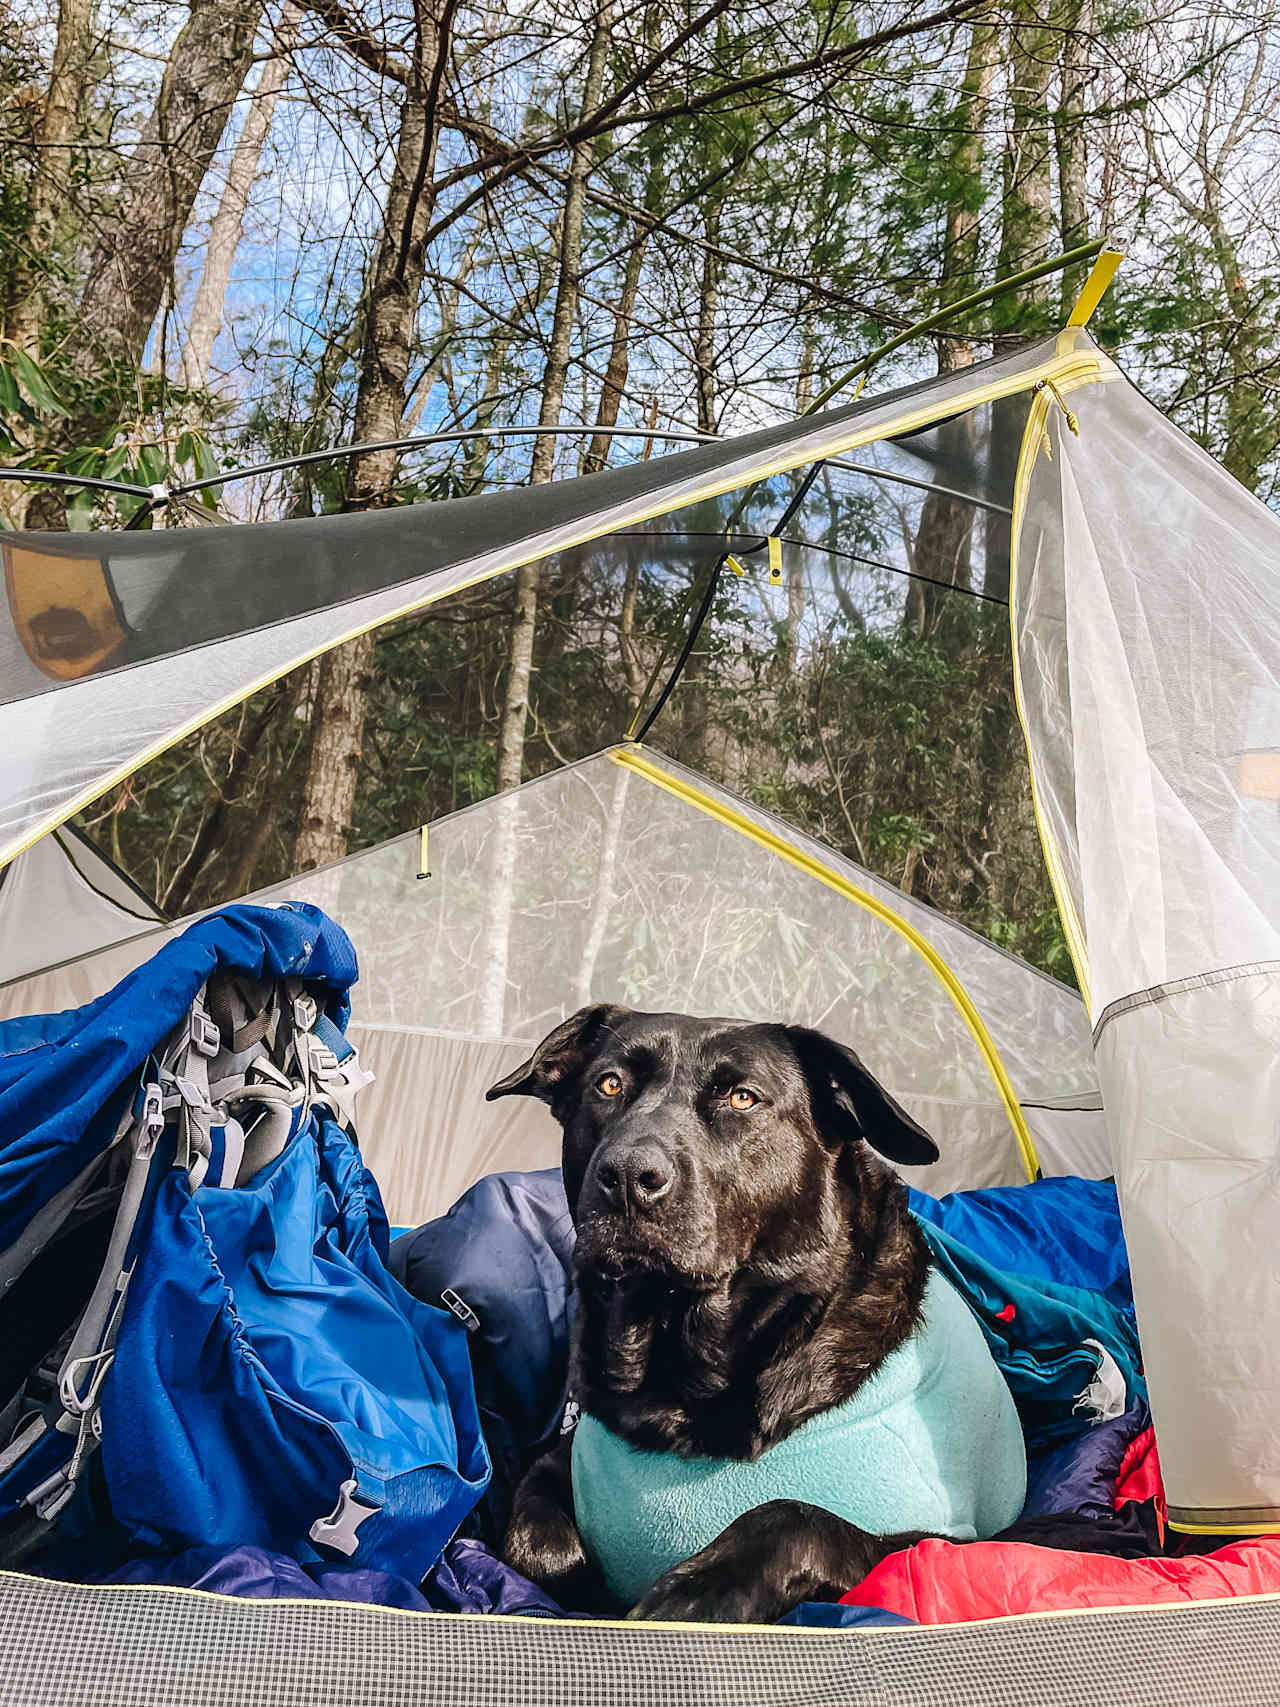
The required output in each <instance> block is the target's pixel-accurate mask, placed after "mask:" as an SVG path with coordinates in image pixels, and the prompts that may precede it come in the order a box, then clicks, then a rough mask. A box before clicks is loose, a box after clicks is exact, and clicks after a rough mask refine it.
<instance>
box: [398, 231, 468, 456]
mask: <svg viewBox="0 0 1280 1707" xmlns="http://www.w3.org/2000/svg"><path fill="white" fill-rule="evenodd" d="M482 229H483V226H482V223H481V222H480V221H477V222H476V225H475V228H474V230H473V231H472V232H471V235H470V236H469V237H468V239H467V242H466V245H465V247H464V249H463V251H462V254H461V255H460V256H459V258H458V264H457V266H456V267H455V268H454V270H453V282H452V284H451V285H450V287H449V289H448V291H444V290H443V289H442V290H441V294H440V318H439V322H438V324H437V326H436V335H435V349H434V352H433V353H432V356H431V360H430V361H429V362H428V363H427V365H426V367H425V368H424V369H423V370H422V373H421V375H420V376H419V378H418V380H417V382H416V384H415V385H414V388H413V396H412V397H411V398H410V399H409V406H408V408H407V409H406V410H405V412H404V414H403V416H402V417H401V420H400V436H401V438H408V436H409V434H410V433H416V432H417V430H418V428H419V426H421V424H422V417H423V415H425V414H426V410H427V404H428V403H429V402H430V401H431V394H432V392H433V391H434V390H435V388H436V381H437V380H438V379H439V378H440V375H441V373H442V372H443V371H444V365H445V362H446V361H447V360H448V356H449V346H450V344H451V343H452V342H453V339H454V334H455V333H456V332H457V330H458V309H459V307H460V306H461V303H462V287H463V285H464V284H465V283H466V282H467V279H468V277H469V276H470V274H471V269H472V268H473V267H474V265H475V259H476V250H477V249H478V248H479V246H480V234H481V231H482ZM437 282H441V283H442V281H439V280H437Z"/></svg>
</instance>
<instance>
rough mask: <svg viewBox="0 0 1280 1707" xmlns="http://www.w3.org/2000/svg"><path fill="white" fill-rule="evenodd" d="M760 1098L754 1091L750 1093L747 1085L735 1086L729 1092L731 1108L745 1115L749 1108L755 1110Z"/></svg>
mask: <svg viewBox="0 0 1280 1707" xmlns="http://www.w3.org/2000/svg"><path fill="white" fill-rule="evenodd" d="M759 1101H760V1098H759V1097H758V1096H757V1095H756V1093H755V1092H754V1091H749V1090H748V1089H747V1087H746V1086H745V1085H735V1086H734V1088H733V1089H732V1090H731V1091H730V1092H729V1107H730V1108H733V1109H736V1110H737V1111H738V1113H739V1114H745V1113H746V1111H747V1110H748V1109H749V1108H754V1107H755V1106H756V1104H757V1103H758V1102H759Z"/></svg>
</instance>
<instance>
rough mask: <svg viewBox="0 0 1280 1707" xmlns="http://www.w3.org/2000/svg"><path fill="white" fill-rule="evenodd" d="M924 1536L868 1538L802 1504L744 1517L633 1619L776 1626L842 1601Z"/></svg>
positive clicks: (663, 1580) (765, 1508)
mask: <svg viewBox="0 0 1280 1707" xmlns="http://www.w3.org/2000/svg"><path fill="white" fill-rule="evenodd" d="M923 1539H924V1537H923V1536H922V1535H918V1534H913V1535H869V1534H868V1533H867V1531H866V1530H865V1529H859V1528H857V1526H856V1525H855V1524H852V1523H847V1522H846V1521H845V1519H844V1518H842V1517H837V1516H836V1515H835V1514H834V1513H833V1512H829V1511H823V1510H822V1509H821V1508H820V1507H818V1506H812V1505H806V1504H804V1503H803V1502H802V1501H800V1500H770V1502H769V1503H768V1504H767V1505H762V1506H757V1507H756V1508H755V1510H754V1511H748V1512H744V1513H743V1515H742V1516H741V1517H739V1518H736V1519H735V1520H734V1521H733V1522H732V1523H731V1524H730V1525H729V1527H728V1528H727V1529H725V1530H722V1531H721V1533H720V1534H719V1535H718V1536H717V1537H716V1539H715V1540H714V1541H712V1542H711V1543H710V1545H709V1546H706V1547H704V1548H703V1549H702V1550H701V1552H698V1553H695V1554H694V1555H693V1557H692V1558H691V1559H686V1560H685V1561H684V1563H683V1564H680V1565H675V1566H673V1567H672V1569H671V1570H669V1571H666V1572H664V1573H663V1575H662V1576H660V1577H659V1578H658V1580H657V1582H656V1583H655V1584H654V1585H653V1587H652V1588H651V1589H650V1590H649V1592H648V1594H647V1595H645V1597H644V1599H643V1600H642V1601H641V1602H640V1603H639V1605H638V1606H636V1607H634V1608H633V1610H632V1611H631V1612H630V1613H629V1614H628V1616H629V1617H631V1618H655V1619H656V1618H662V1619H674V1620H679V1621H688V1622H708V1623H718V1624H773V1623H776V1622H777V1620H778V1619H779V1618H781V1617H782V1615H783V1613H784V1612H789V1611H790V1610H791V1608H792V1607H793V1606H798V1605H799V1604H800V1602H801V1601H802V1600H838V1599H839V1598H840V1596H841V1595H842V1594H844V1593H845V1592H846V1591H847V1590H848V1589H851V1588H853V1587H854V1586H855V1585H856V1584H858V1583H860V1582H861V1581H862V1579H863V1577H865V1576H866V1574H867V1572H868V1571H870V1570H872V1569H873V1568H874V1567H875V1566H876V1565H878V1564H879V1563H880V1561H881V1559H884V1558H887V1557H888V1556H889V1554H890V1553H897V1552H900V1551H901V1550H902V1549H903V1548H904V1547H910V1546H911V1545H912V1544H913V1543H914V1542H916V1541H920V1540H923Z"/></svg>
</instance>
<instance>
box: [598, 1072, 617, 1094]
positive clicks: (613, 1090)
mask: <svg viewBox="0 0 1280 1707" xmlns="http://www.w3.org/2000/svg"><path fill="white" fill-rule="evenodd" d="M596 1089H597V1090H598V1091H599V1092H600V1094H601V1096H606V1097H616V1096H618V1095H619V1093H620V1092H621V1090H622V1080H621V1079H620V1078H619V1077H618V1075H617V1074H616V1073H605V1074H603V1075H602V1076H601V1077H600V1078H598V1079H597V1080H596Z"/></svg>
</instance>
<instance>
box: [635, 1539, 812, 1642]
mask: <svg viewBox="0 0 1280 1707" xmlns="http://www.w3.org/2000/svg"><path fill="white" fill-rule="evenodd" d="M713 1546H714V1544H713ZM711 1551H712V1548H704V1549H703V1553H695V1554H694V1556H693V1558H692V1559H686V1560H685V1562H684V1563H683V1564H682V1565H676V1566H675V1567H674V1568H673V1569H672V1570H669V1571H666V1572H664V1574H663V1575H662V1576H660V1577H659V1578H658V1580H657V1582H656V1583H655V1584H654V1585H653V1587H652V1588H651V1589H650V1590H649V1592H648V1594H646V1595H645V1597H644V1599H643V1600H642V1601H640V1602H639V1604H638V1605H636V1606H634V1607H632V1609H631V1611H630V1612H629V1613H628V1614H627V1617H628V1618H643V1619H653V1620H659V1621H661V1622H663V1623H670V1624H773V1623H775V1622H776V1621H777V1620H778V1619H779V1618H780V1617H781V1616H782V1614H783V1613H784V1612H786V1611H787V1610H788V1603H787V1602H785V1600H784V1601H783V1602H782V1603H781V1604H778V1599H779V1597H778V1596H777V1595H774V1594H771V1593H770V1592H769V1590H768V1588H767V1586H766V1585H764V1584H760V1583H744V1582H735V1581H734V1580H733V1577H732V1575H727V1574H726V1572H725V1570H724V1569H723V1562H722V1561H721V1560H720V1559H719V1558H715V1559H710V1560H707V1561H705V1562H704V1560H703V1554H704V1553H710V1552H711Z"/></svg>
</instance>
